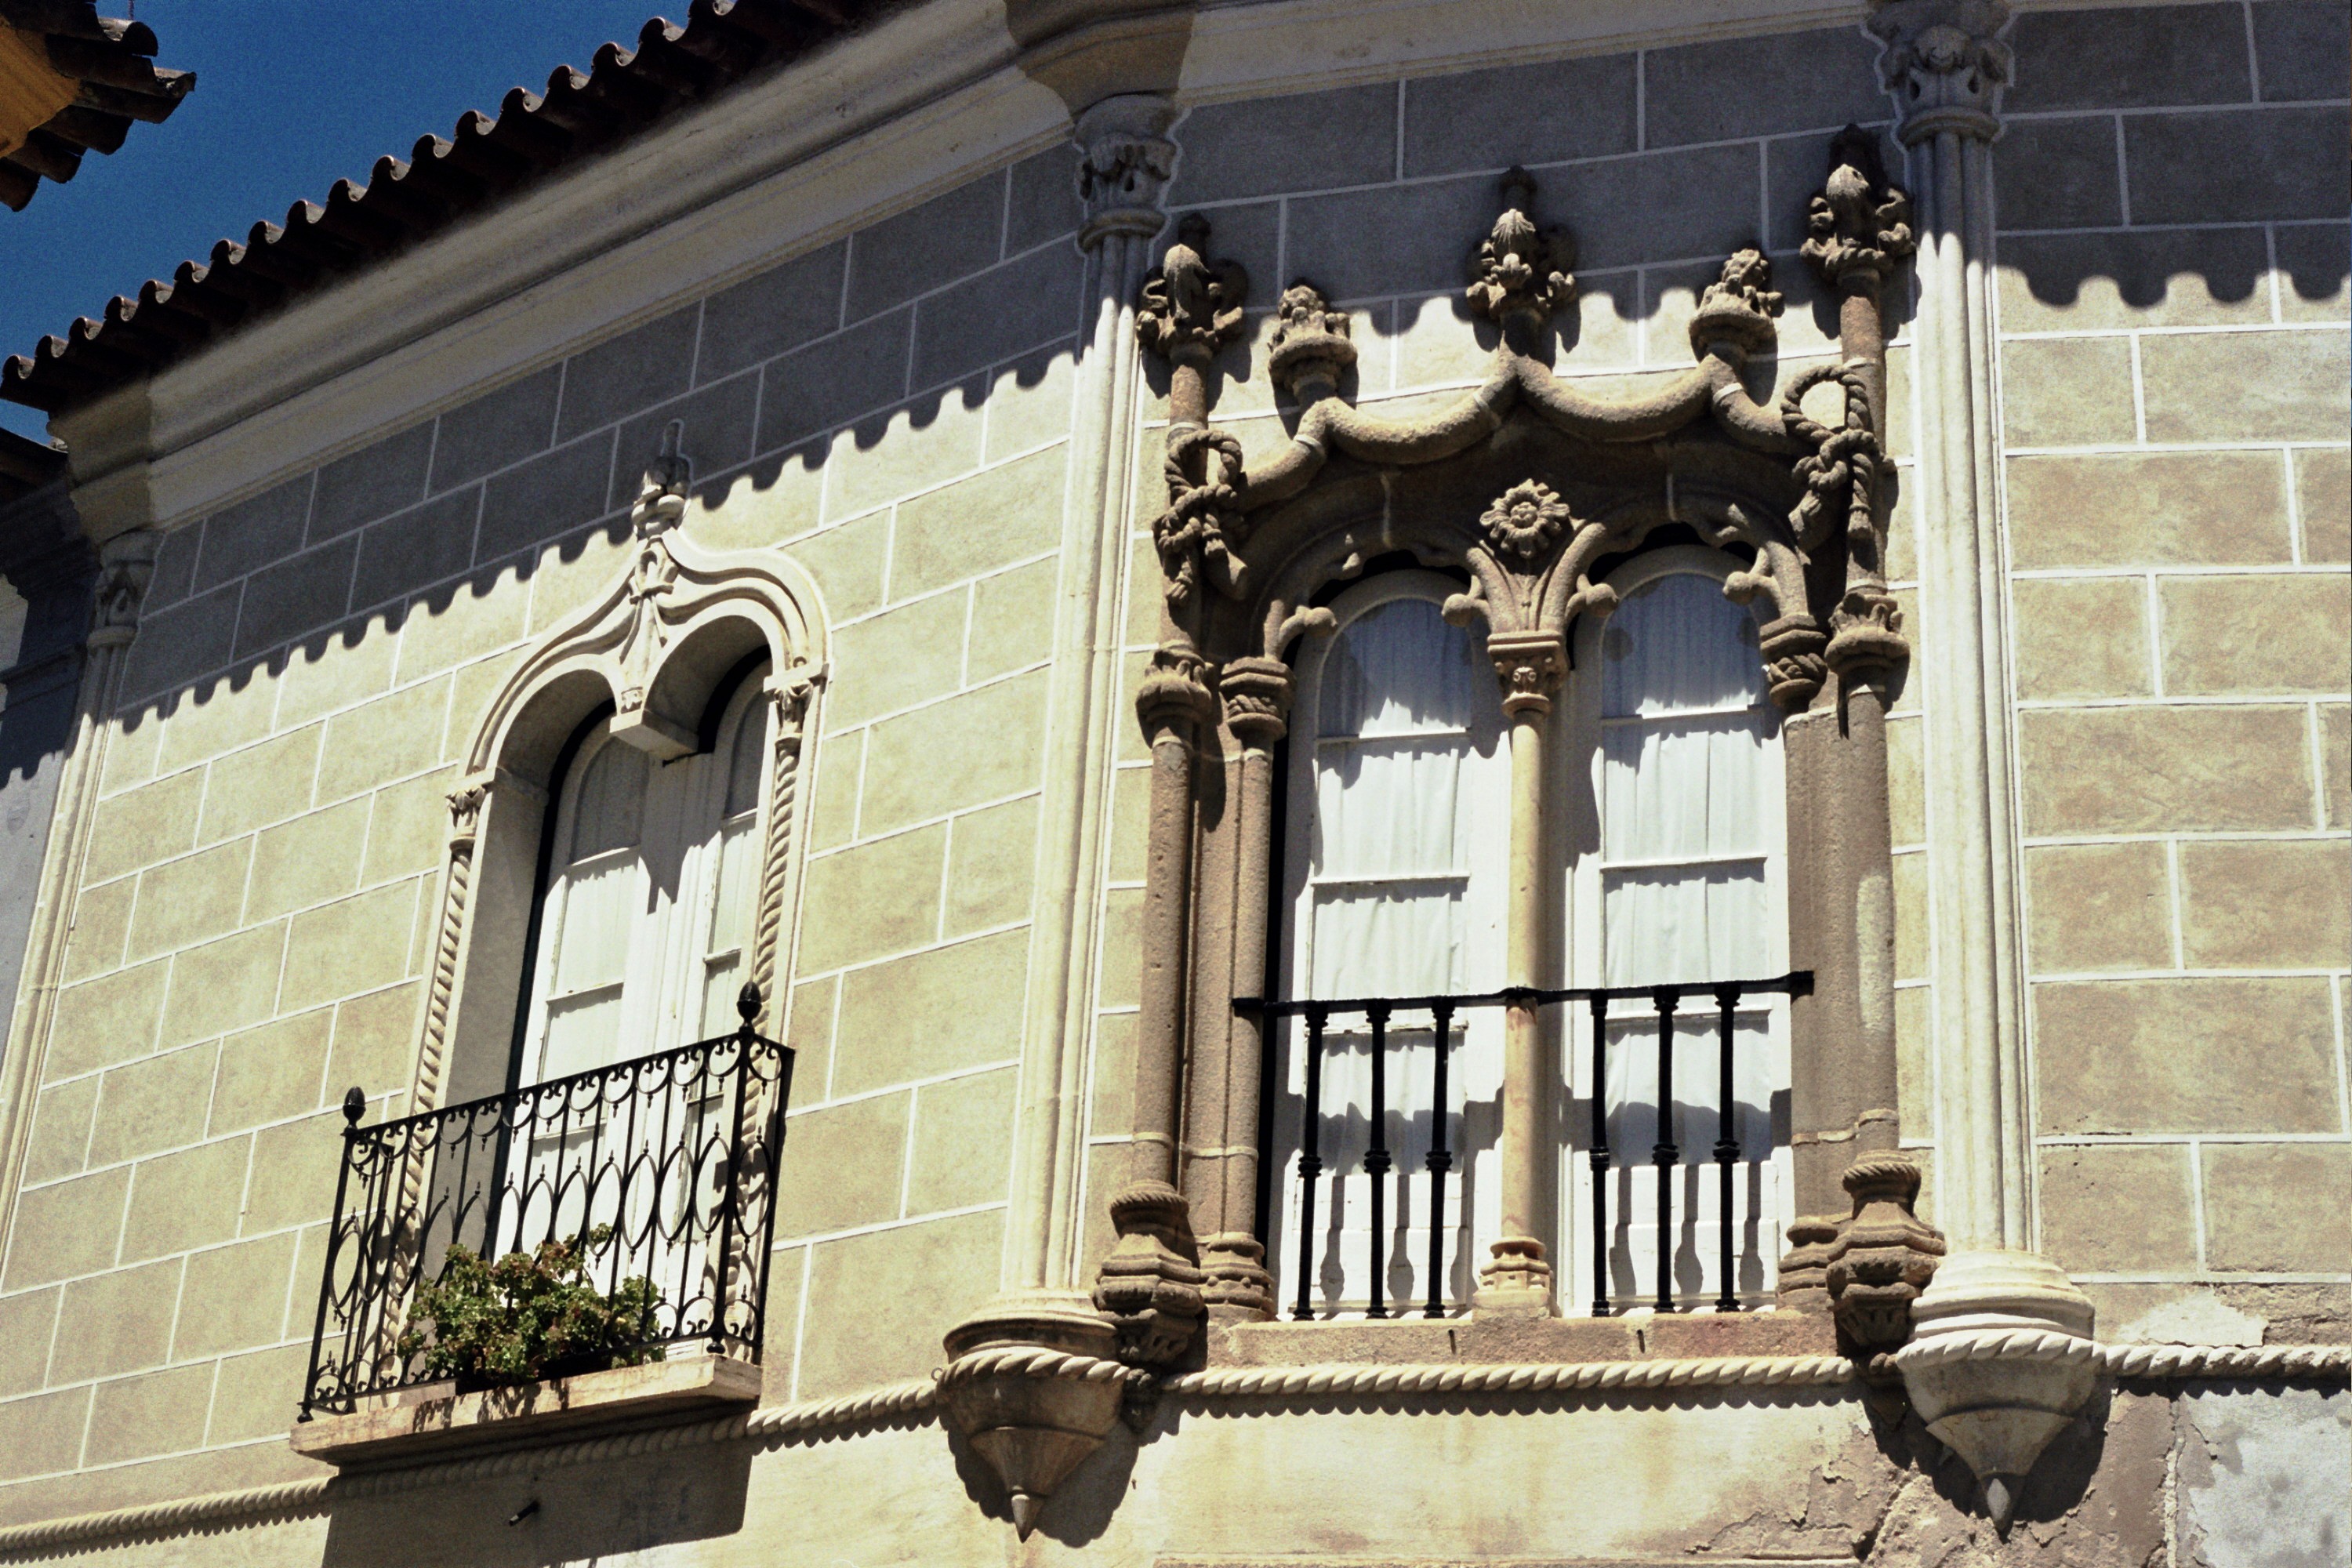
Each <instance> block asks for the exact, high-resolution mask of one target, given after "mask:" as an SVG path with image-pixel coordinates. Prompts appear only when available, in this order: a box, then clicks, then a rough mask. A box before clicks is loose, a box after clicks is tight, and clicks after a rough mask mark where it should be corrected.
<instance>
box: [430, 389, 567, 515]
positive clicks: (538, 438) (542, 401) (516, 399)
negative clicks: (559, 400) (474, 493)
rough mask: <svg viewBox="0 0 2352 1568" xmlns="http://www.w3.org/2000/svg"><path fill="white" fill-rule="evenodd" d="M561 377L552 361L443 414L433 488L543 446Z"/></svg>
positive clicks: (551, 428)
mask: <svg viewBox="0 0 2352 1568" xmlns="http://www.w3.org/2000/svg"><path fill="white" fill-rule="evenodd" d="M562 379H563V369H562V366H561V365H550V366H548V367H547V368H546V369H545V370H542V371H538V372H535V373H533V374H530V375H527V376H524V377H523V378H522V379H521V380H520V381H516V382H510V383H509V384H506V385H505V386H502V387H499V389H498V390H496V391H495V392H488V393H484V394H483V395H481V396H479V397H477V398H475V399H474V400H473V401H472V402H470V403H467V404H466V405H463V406H461V407H457V408H453V409H451V410H450V411H449V412H448V413H446V414H444V415H443V416H441V418H440V422H439V427H438V430H437V432H436V436H435V437H434V448H433V479H432V483H431V486H430V488H431V489H433V490H434V491H436V493H437V492H439V491H441V490H446V489H449V488H451V487H452V486H455V485H461V484H463V483H465V482H466V481H467V479H480V478H481V477H482V476H483V475H484V474H487V473H489V472H490V471H492V470H493V469H496V468H505V467H507V466H508V465H509V464H510V463H518V462H520V461H521V460H522V459H523V458H528V457H530V455H531V454H532V453H533V452H543V451H545V450H547V448H548V447H550V446H551V445H552V444H553V443H554V440H555V400H556V394H557V389H558V388H559V387H560V386H561V385H562Z"/></svg>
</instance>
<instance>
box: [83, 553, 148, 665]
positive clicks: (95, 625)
mask: <svg viewBox="0 0 2352 1568" xmlns="http://www.w3.org/2000/svg"><path fill="white" fill-rule="evenodd" d="M162 547H163V535H162V534H160V533H157V532H156V531H154V530H152V529H147V528H139V529H133V530H131V531H130V532H128V533H118V534H116V535H115V536H114V537H113V538H111V539H110V540H108V541H107V542H105V543H104V544H101V545H100V546H99V547H98V581H97V583H96V584H93V585H92V587H91V589H90V605H89V637H87V639H86V640H85V646H86V647H89V648H91V649H92V650H96V649H98V648H102V647H123V646H124V645H125V644H127V643H129V642H130V641H131V637H134V636H135V635H137V633H138V630H139V606H140V605H141V604H142V602H144V601H145V599H146V597H147V584H148V581H149V580H150V579H151V578H152V577H153V576H154V575H155V552H156V551H158V550H159V549H161V548H162Z"/></svg>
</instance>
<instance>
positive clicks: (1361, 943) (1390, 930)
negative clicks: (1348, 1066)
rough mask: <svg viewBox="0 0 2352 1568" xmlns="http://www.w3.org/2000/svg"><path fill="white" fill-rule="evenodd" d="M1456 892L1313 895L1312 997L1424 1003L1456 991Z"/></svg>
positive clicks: (1406, 889)
mask: <svg viewBox="0 0 2352 1568" xmlns="http://www.w3.org/2000/svg"><path fill="white" fill-rule="evenodd" d="M1461 912H1462V893H1461V889H1460V888H1459V886H1458V885H1456V886H1446V885H1444V884H1440V885H1438V886H1436V887H1434V888H1433V887H1430V886H1428V885H1427V884H1422V885H1420V886H1418V887H1416V886H1413V885H1412V884H1407V885H1405V886H1402V887H1387V888H1326V889H1318V891H1317V893H1316V895H1315V933H1314V935H1315V949H1314V951H1315V979H1314V989H1313V990H1312V992H1310V993H1309V994H1312V995H1316V996H1430V995H1435V994H1440V993H1442V992H1446V991H1453V990H1458V989H1459V988H1460V987H1461V984H1462V920H1461Z"/></svg>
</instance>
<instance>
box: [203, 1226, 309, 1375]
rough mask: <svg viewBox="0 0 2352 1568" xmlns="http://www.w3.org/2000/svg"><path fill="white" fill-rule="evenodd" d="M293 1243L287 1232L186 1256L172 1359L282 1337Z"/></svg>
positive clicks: (241, 1347)
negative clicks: (185, 1274) (185, 1269)
mask: <svg viewBox="0 0 2352 1568" xmlns="http://www.w3.org/2000/svg"><path fill="white" fill-rule="evenodd" d="M295 1240H296V1237H295V1233H294V1232H292V1231H286V1232H283V1233H281V1234H279V1235H277V1236H268V1237H262V1238H261V1239H259V1240H257V1241H244V1242H238V1243H236V1245H234V1246H230V1247H214V1248H212V1249H211V1250H210V1251H206V1252H198V1253H194V1254H191V1255H190V1257H189V1258H188V1260H187V1270H188V1271H187V1278H186V1279H185V1281H184V1283H183V1284H182V1285H181V1288H180V1310H179V1323H178V1326H177V1328H176V1329H174V1330H173V1334H172V1359H173V1360H174V1361H190V1360H194V1358H196V1357H199V1356H211V1355H219V1354H221V1353H222V1352H226V1351H241V1350H249V1349H251V1348H252V1347H254V1346H256V1345H267V1344H275V1343H276V1342H278V1340H279V1339H280V1338H281V1337H283V1331H284V1329H285V1327H286V1320H287V1315H288V1307H287V1302H288V1291H289V1282H290V1281H291V1279H292V1270H293V1267H294V1251H295ZM312 1283H314V1284H315V1283H316V1281H313V1282H312Z"/></svg>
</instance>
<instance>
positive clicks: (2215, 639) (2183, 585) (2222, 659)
mask: <svg viewBox="0 0 2352 1568" xmlns="http://www.w3.org/2000/svg"><path fill="white" fill-rule="evenodd" d="M2158 599H2159V602H2160V603H2161V604H2162V605H2163V615H2164V684H2165V689H2166V690H2167V691H2168V692H2170V693H2174V694H2177V695H2181V696H2220V695H2232V696H2235V695H2246V696H2268V695H2273V694H2281V693H2302V692H2313V693H2318V692H2328V693H2333V692H2338V691H2342V690H2345V689H2347V688H2352V578H2347V577H2345V576H2343V575H2340V574H2335V573H2329V574H2325V575H2321V574H2312V575H2309V576H2293V577H2277V576H2263V577H2173V578H2167V579H2165V580H2164V581H2163V582H2162V583H2161V584H2159V586H2158Z"/></svg>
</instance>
